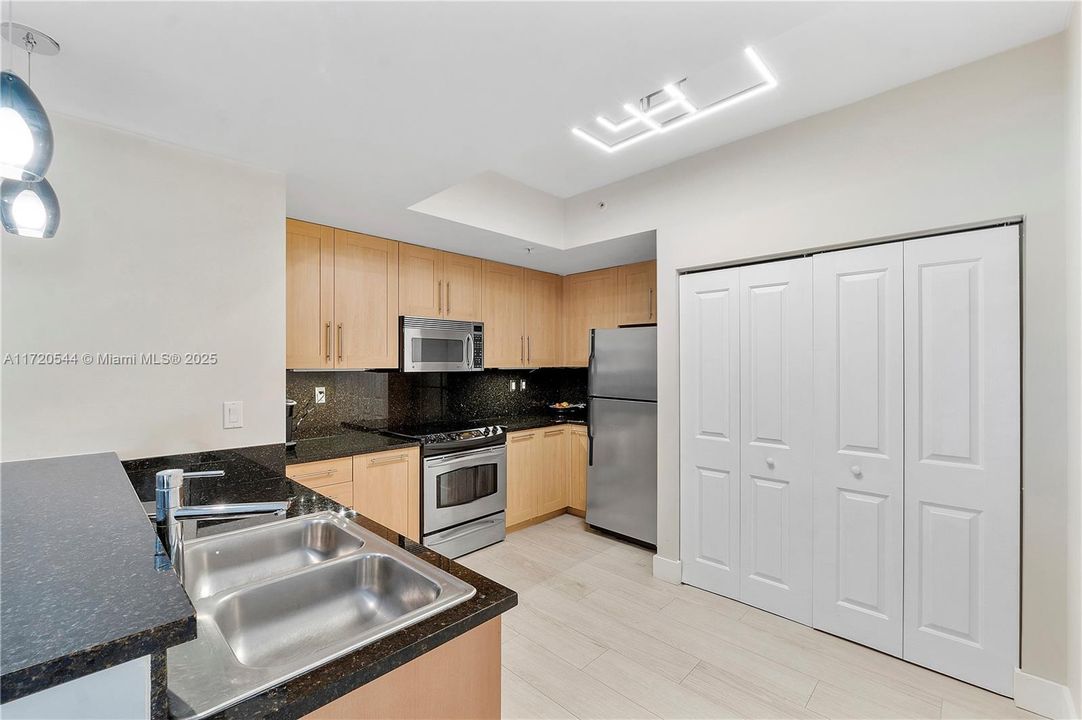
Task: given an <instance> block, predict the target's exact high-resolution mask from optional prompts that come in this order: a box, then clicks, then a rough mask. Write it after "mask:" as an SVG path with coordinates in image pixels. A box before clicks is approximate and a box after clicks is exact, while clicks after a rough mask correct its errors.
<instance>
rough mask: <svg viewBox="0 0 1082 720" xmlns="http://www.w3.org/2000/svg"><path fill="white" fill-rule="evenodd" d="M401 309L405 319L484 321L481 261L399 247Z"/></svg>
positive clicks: (403, 246) (414, 246)
mask: <svg viewBox="0 0 1082 720" xmlns="http://www.w3.org/2000/svg"><path fill="white" fill-rule="evenodd" d="M398 247H399V250H398V252H399V255H398V263H399V266H398V267H399V269H398V276H399V286H398V306H399V312H400V313H401V314H402V315H412V316H418V317H432V318H445V319H448V320H473V321H476V320H478V319H480V317H481V261H480V260H479V259H478V258H472V257H467V256H465V255H456V254H454V253H449V252H443V251H442V250H433V249H432V248H426V247H420V246H419V245H409V244H407V243H399V246H398Z"/></svg>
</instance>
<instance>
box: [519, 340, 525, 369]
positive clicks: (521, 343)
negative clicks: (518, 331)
mask: <svg viewBox="0 0 1082 720" xmlns="http://www.w3.org/2000/svg"><path fill="white" fill-rule="evenodd" d="M518 361H519V362H520V363H525V362H526V336H525V335H519V338H518Z"/></svg>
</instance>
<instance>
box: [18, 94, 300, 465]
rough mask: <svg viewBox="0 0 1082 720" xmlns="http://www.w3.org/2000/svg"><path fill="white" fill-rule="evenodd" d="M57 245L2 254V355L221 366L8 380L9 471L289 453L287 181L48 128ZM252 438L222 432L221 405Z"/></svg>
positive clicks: (41, 369) (47, 372) (60, 370)
mask: <svg viewBox="0 0 1082 720" xmlns="http://www.w3.org/2000/svg"><path fill="white" fill-rule="evenodd" d="M52 120H53V126H54V132H55V136H56V154H55V158H54V160H53V166H52V168H51V170H50V172H49V179H50V181H51V182H52V183H53V186H54V187H55V188H56V192H57V194H58V195H59V197H60V203H61V223H60V229H59V231H58V232H57V235H56V237H55V238H53V239H51V240H40V239H39V240H33V239H25V238H18V237H12V236H9V235H5V236H4V237H3V240H2V252H0V257H2V283H3V284H2V290H0V298H2V305H3V308H2V320H3V325H2V337H0V352H2V353H3V354H4V355H6V354H7V353H24V352H60V353H75V354H82V353H87V352H89V353H94V354H96V353H106V352H107V353H118V354H126V353H141V352H175V353H186V352H214V353H218V363H217V364H216V365H212V366H191V365H189V366H168V367H164V366H162V367H150V366H142V367H139V366H136V367H130V366H120V367H104V366H100V365H97V364H95V365H93V366H86V365H84V364H79V365H64V366H43V365H32V366H25V365H23V366H18V365H11V364H6V365H4V366H3V367H2V368H0V372H2V380H0V385H2V399H3V407H2V414H0V420H2V427H3V434H2V437H0V456H2V457H3V459H4V460H18V459H23V458H33V457H47V456H56V455H68V454H75V453H89V452H98V451H104V450H113V451H116V452H117V453H118V454H119V455H120V456H121V457H122V458H130V457H140V456H146V455H156V454H162V453H169V452H182V451H192V450H206V449H212V448H221V447H236V446H243V445H252V444H260V443H271V442H282V441H284V437H285V419H284V418H285V416H284V410H283V401H284V398H285V372H284V371H285V223H284V218H285V180H284V177H283V176H280V175H276V174H270V173H267V172H263V171H258V170H253V169H251V168H248V167H244V166H241V165H237V164H234V163H230V162H226V161H223V160H220V159H216V158H213V157H209V156H207V155H203V154H200V153H196V152H192V151H189V150H186V149H183V148H179V147H176V146H173V145H168V144H165V143H160V142H157V141H154V140H149V139H147V138H144V137H140V136H136V135H132V134H129V133H125V132H120V131H117V130H113V129H110V128H106V127H102V126H100V125H95V124H91V123H88V122H85V121H81V120H76V119H72V118H67V117H62V116H58V115H56V114H53V116H52ZM223 400H242V401H243V402H244V413H245V415H244V420H245V426H244V427H243V428H241V429H232V430H223V429H222V401H223Z"/></svg>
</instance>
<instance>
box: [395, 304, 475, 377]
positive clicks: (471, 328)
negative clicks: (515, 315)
mask: <svg viewBox="0 0 1082 720" xmlns="http://www.w3.org/2000/svg"><path fill="white" fill-rule="evenodd" d="M399 329H400V335H401V347H400V350H401V352H400V353H399V356H400V357H401V358H402V371H403V372H478V371H481V370H484V369H485V361H484V357H485V355H484V325H483V324H482V323H479V322H463V321H460V320H440V319H438V318H423V317H409V316H405V315H403V316H402V317H401V318H400V319H399Z"/></svg>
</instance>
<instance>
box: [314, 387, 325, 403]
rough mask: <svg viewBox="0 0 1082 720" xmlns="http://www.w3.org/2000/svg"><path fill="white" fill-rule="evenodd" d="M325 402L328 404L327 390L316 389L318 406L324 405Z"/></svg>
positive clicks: (322, 388)
mask: <svg viewBox="0 0 1082 720" xmlns="http://www.w3.org/2000/svg"><path fill="white" fill-rule="evenodd" d="M325 402H327V388H324V387H317V388H316V405H322V404H323V403H325Z"/></svg>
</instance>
